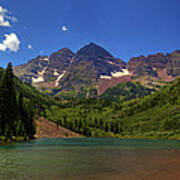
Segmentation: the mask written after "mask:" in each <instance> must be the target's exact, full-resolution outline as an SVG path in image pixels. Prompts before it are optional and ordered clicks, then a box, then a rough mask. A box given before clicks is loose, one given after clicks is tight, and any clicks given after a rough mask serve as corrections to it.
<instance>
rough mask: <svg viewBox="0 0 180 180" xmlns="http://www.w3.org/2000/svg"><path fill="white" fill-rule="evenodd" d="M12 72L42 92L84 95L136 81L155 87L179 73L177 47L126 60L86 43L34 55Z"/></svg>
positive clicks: (100, 93) (101, 92) (179, 53)
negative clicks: (42, 54) (174, 49)
mask: <svg viewBox="0 0 180 180" xmlns="http://www.w3.org/2000/svg"><path fill="white" fill-rule="evenodd" d="M14 73H15V74H16V75H17V76H18V77H19V78H20V79H21V80H23V81H25V82H27V83H29V84H31V85H32V86H35V87H37V88H38V89H40V90H41V91H42V92H44V93H46V94H53V95H56V96H60V95H64V94H68V95H69V96H75V95H77V94H78V93H79V92H84V91H86V96H87V97H89V96H91V92H94V93H95V94H97V95H102V94H103V93H104V92H105V91H106V90H107V89H109V88H112V87H114V86H116V85H118V84H120V83H122V82H140V83H141V84H142V85H143V86H145V87H147V88H151V89H157V88H159V87H160V86H162V85H164V84H166V82H169V81H172V80H174V79H175V78H176V77H178V76H179V75H180V50H176V51H174V52H172V53H167V54H166V55H164V54H162V53H157V54H154V55H149V56H146V57H145V56H139V57H132V58H131V59H130V60H129V62H127V63H126V62H125V61H123V60H122V59H120V58H117V57H114V56H113V55H112V54H110V53H109V52H108V51H107V50H105V49H104V48H102V47H100V46H98V45H96V44H94V43H90V44H88V45H86V46H84V47H83V48H81V49H80V50H78V51H77V52H76V53H74V52H72V51H71V50H70V49H68V48H63V49H60V50H59V51H57V52H54V53H52V54H51V55H50V56H37V57H36V58H33V59H31V60H30V61H28V62H27V63H25V64H22V65H18V66H15V67H14Z"/></svg>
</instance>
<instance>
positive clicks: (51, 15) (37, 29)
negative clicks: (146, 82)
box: [0, 0, 180, 67]
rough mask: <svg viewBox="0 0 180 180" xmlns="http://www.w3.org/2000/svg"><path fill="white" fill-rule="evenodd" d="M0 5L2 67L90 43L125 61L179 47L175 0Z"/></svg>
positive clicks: (41, 0) (6, 0)
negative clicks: (64, 48) (9, 63)
mask: <svg viewBox="0 0 180 180" xmlns="http://www.w3.org/2000/svg"><path fill="white" fill-rule="evenodd" d="M0 7H1V8H0V66H3V67H4V66H5V65H6V64H7V63H8V62H9V61H11V62H12V63H13V64H14V65H18V64H21V63H25V62H27V61H28V60H30V59H31V58H33V57H36V56H38V55H40V54H43V55H50V54H51V53H52V52H54V51H57V50H58V49H61V48H63V47H69V48H70V49H71V50H73V51H77V50H78V49H79V48H81V47H82V46H84V45H85V44H88V43H90V42H94V43H96V44H98V45H100V46H102V47H104V48H105V49H107V50H108V51H110V52H111V54H112V55H114V56H115V57H120V58H122V59H123V60H125V61H128V60H129V58H130V57H133V56H139V55H148V54H152V53H156V52H163V53H166V52H172V51H173V50H176V49H180V35H179V33H180V21H179V19H180V11H179V7H180V1H179V0H151V1H150V0H111V1H110V0H30V1H27V0H13V1H12V0H1V1H0ZM2 8H3V9H2ZM4 9H6V11H3V10H4ZM2 16H3V19H2ZM8 23H9V24H8ZM63 26H64V27H63ZM31 47H32V48H31Z"/></svg>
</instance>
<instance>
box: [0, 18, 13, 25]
mask: <svg viewBox="0 0 180 180" xmlns="http://www.w3.org/2000/svg"><path fill="white" fill-rule="evenodd" d="M0 26H5V27H10V26H11V25H10V23H9V21H6V20H5V17H4V16H3V15H0Z"/></svg>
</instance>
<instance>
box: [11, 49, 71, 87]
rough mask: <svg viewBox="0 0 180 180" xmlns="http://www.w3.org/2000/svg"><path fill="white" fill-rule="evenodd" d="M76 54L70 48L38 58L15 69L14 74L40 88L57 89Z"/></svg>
mask: <svg viewBox="0 0 180 180" xmlns="http://www.w3.org/2000/svg"><path fill="white" fill-rule="evenodd" d="M73 56H74V53H73V52H72V51H71V50H69V49H68V48H63V49H61V50H59V51H58V52H55V53H52V54H51V55H50V56H49V57H48V56H38V57H36V58H34V59H32V60H30V61H29V62H28V63H27V64H22V65H20V66H15V67H14V73H15V74H16V75H17V76H18V77H19V78H20V79H21V80H23V81H25V82H27V83H29V84H32V85H33V86H35V87H38V88H40V89H41V88H55V87H57V86H58V84H59V81H60V79H61V78H62V76H63V74H64V73H65V72H66V70H67V69H68V67H69V65H70V63H71V59H72V57H73Z"/></svg>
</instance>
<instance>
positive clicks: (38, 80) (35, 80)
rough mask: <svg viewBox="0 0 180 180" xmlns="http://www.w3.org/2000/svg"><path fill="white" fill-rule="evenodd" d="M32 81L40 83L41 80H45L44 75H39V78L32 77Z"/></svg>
mask: <svg viewBox="0 0 180 180" xmlns="http://www.w3.org/2000/svg"><path fill="white" fill-rule="evenodd" d="M32 82H33V83H40V82H44V78H43V77H41V76H39V77H37V78H34V77H33V78H32Z"/></svg>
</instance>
